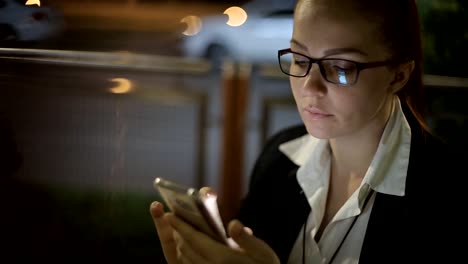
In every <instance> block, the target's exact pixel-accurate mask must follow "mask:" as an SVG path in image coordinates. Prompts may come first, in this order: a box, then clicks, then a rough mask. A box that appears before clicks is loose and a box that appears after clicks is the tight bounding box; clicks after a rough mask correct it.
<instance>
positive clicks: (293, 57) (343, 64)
mask: <svg viewBox="0 0 468 264" xmlns="http://www.w3.org/2000/svg"><path fill="white" fill-rule="evenodd" d="M311 63H312V62H311V61H310V59H309V58H308V57H305V56H302V55H300V54H296V53H283V54H281V56H280V67H281V70H282V71H283V72H284V73H286V74H288V75H291V76H294V77H305V76H306V75H307V74H308V73H309V72H308V71H309V70H310V68H311V66H310V64H311ZM318 63H319V64H320V65H319V67H320V72H321V74H322V76H323V77H324V79H325V80H327V81H329V82H331V83H335V84H339V85H349V84H353V83H354V82H355V81H356V79H357V73H358V71H357V67H356V64H354V63H352V62H350V61H346V60H338V59H336V60H335V59H324V60H320V61H319V62H318Z"/></svg>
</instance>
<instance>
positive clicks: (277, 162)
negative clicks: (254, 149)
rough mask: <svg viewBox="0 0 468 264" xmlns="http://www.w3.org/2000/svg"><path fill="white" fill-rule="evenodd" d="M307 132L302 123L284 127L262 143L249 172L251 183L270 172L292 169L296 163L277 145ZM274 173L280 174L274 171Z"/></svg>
mask: <svg viewBox="0 0 468 264" xmlns="http://www.w3.org/2000/svg"><path fill="white" fill-rule="evenodd" d="M305 134H307V130H306V128H305V126H304V125H303V124H300V125H295V126H290V127H287V128H284V129H282V130H280V131H278V132H277V133H275V134H274V135H273V136H271V137H270V138H269V139H268V140H267V141H266V142H265V144H264V145H263V147H262V151H261V152H260V155H259V156H258V158H257V160H256V162H255V166H254V168H253V171H252V174H251V179H250V181H251V185H252V184H254V182H256V181H258V180H259V178H262V177H263V175H265V174H267V173H271V172H284V171H289V170H291V169H293V168H294V167H295V166H296V165H295V164H294V163H292V162H291V161H290V160H289V158H288V157H286V156H285V155H284V154H283V153H282V152H281V151H280V150H279V146H280V145H281V144H283V143H285V142H288V141H291V140H293V139H296V138H298V137H301V136H303V135H305ZM275 175H282V174H278V173H275Z"/></svg>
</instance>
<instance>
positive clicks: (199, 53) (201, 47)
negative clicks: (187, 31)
mask: <svg viewBox="0 0 468 264" xmlns="http://www.w3.org/2000/svg"><path fill="white" fill-rule="evenodd" d="M282 1H283V3H285V2H288V1H284V0H282ZM270 2H271V1H270ZM243 9H244V10H246V12H247V15H248V18H247V20H246V22H245V23H244V24H243V25H241V26H238V27H231V26H229V25H227V24H226V22H227V21H228V16H226V15H213V16H207V17H203V18H202V21H201V22H202V24H201V25H202V27H201V31H200V32H199V33H198V34H196V35H193V36H185V37H184V38H183V39H182V45H181V47H182V53H183V55H184V56H186V57H192V58H207V59H209V60H211V61H212V62H213V64H215V66H217V65H219V63H220V62H221V61H222V60H223V59H225V58H229V59H231V60H234V61H237V62H249V63H254V64H257V63H277V60H278V58H277V52H278V50H279V49H284V48H287V47H289V42H290V40H291V36H292V30H293V6H292V4H289V5H286V6H285V5H283V6H274V5H271V4H270V5H269V6H267V5H261V4H259V3H258V1H256V2H250V3H248V4H246V5H245V6H244V7H243Z"/></svg>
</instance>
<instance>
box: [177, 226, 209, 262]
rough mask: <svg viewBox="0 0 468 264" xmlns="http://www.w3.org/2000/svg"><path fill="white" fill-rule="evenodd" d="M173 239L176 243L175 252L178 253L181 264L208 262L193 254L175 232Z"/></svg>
mask: <svg viewBox="0 0 468 264" xmlns="http://www.w3.org/2000/svg"><path fill="white" fill-rule="evenodd" d="M174 238H175V240H176V241H177V251H178V253H179V259H180V260H181V261H182V263H193V264H198V263H202V264H206V263H208V260H207V259H206V258H204V257H203V256H201V255H200V254H198V253H197V252H195V250H193V248H192V247H191V246H190V244H188V243H186V242H185V241H184V239H183V238H182V237H181V236H180V235H179V234H178V233H177V232H175V235H174Z"/></svg>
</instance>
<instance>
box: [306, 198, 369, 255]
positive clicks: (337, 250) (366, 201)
mask: <svg viewBox="0 0 468 264" xmlns="http://www.w3.org/2000/svg"><path fill="white" fill-rule="evenodd" d="M372 194H374V190H372V189H371V191H370V192H369V193H368V194H367V196H366V200H365V201H364V204H363V206H362V212H364V209H366V206H367V203H368V202H369V200H370V198H371V197H372ZM361 214H362V213H361ZM361 214H359V215H358V216H356V217H354V219H353V222H352V223H351V225H350V226H349V228H348V230H347V231H346V234H345V235H344V237H343V239H342V240H341V242H340V244H339V245H338V248H337V249H336V250H335V252H334V253H333V256H332V257H331V258H330V261H329V262H328V264H331V263H333V260H335V257H336V254H337V253H338V252H339V251H340V249H341V246H342V245H343V243H344V242H345V240H346V238H347V237H348V234H349V232H350V231H351V229H353V226H354V224H355V223H356V221H357V219H358V218H359V216H361ZM310 215H311V213H309V214H308V215H307V218H306V221H305V223H304V228H303V231H302V264H305V263H306V262H305V248H306V242H305V241H306V226H307V221H308V220H309V216H310Z"/></svg>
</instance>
